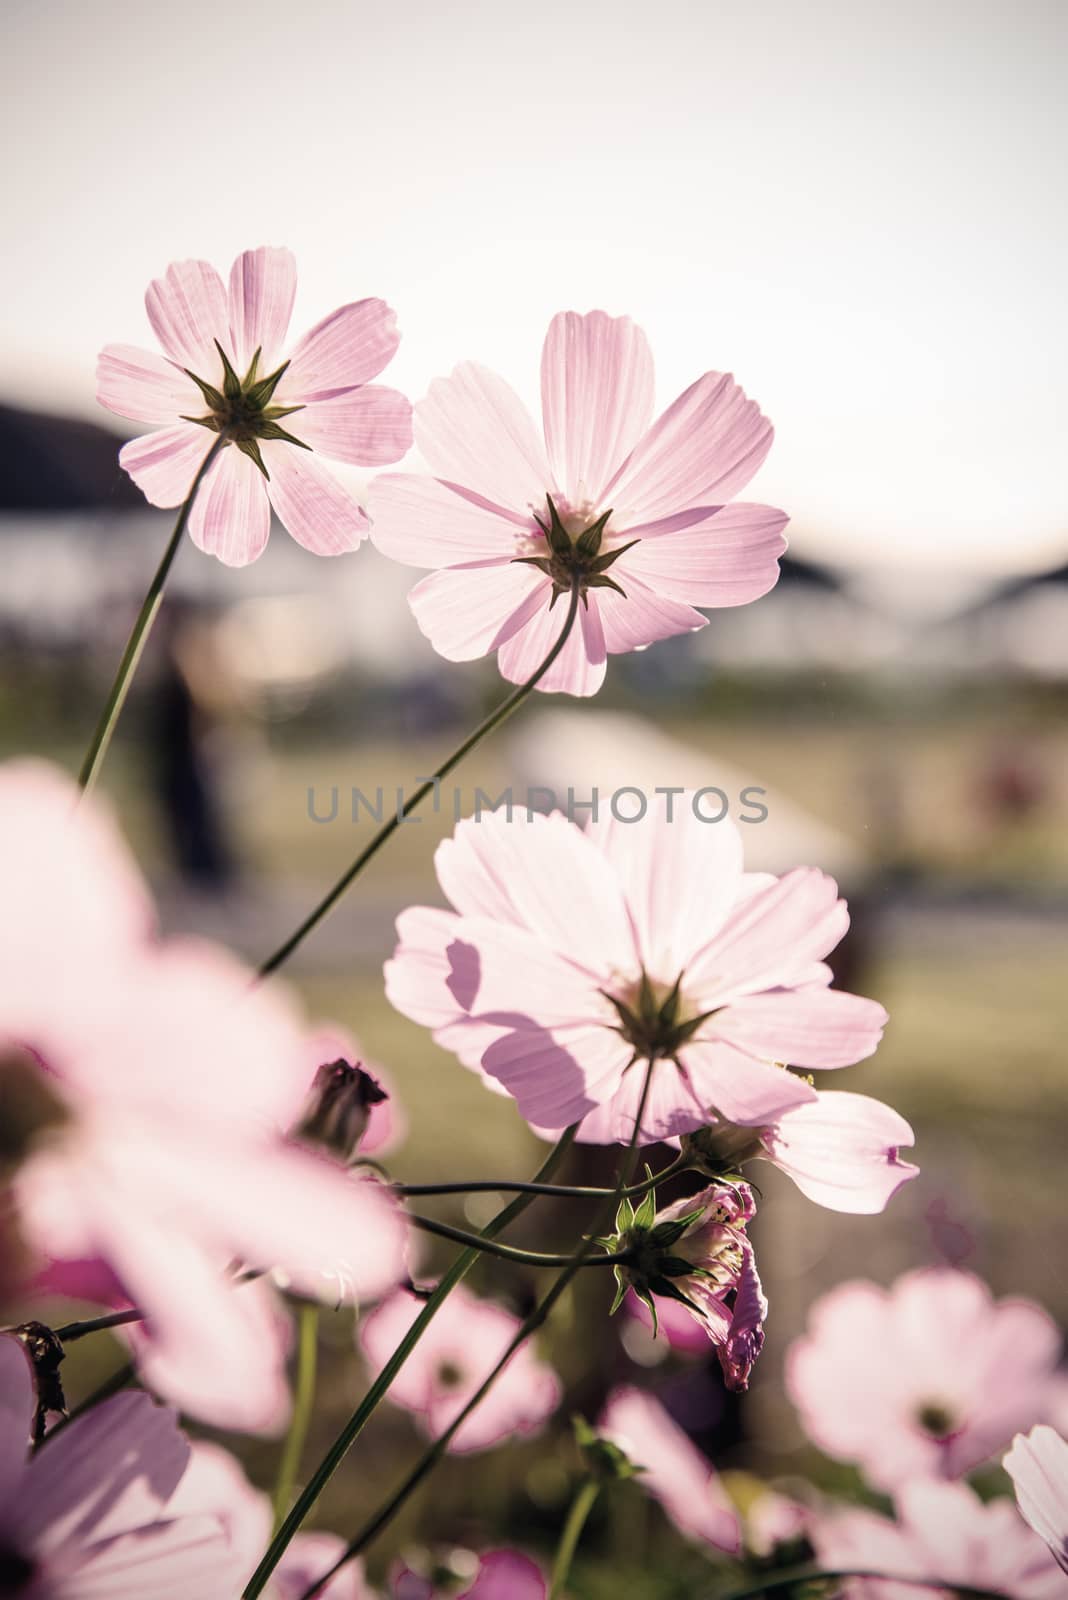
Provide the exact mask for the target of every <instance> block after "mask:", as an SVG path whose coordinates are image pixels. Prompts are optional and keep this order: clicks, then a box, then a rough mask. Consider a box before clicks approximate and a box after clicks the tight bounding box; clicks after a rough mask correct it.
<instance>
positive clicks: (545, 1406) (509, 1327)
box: [359, 1285, 561, 1455]
mask: <svg viewBox="0 0 1068 1600" xmlns="http://www.w3.org/2000/svg"><path fill="white" fill-rule="evenodd" d="M420 1309H421V1307H420V1305H419V1302H418V1301H417V1300H416V1299H414V1298H413V1297H412V1296H411V1295H409V1294H403V1293H399V1294H395V1295H393V1296H392V1297H391V1298H390V1299H389V1300H386V1301H385V1302H384V1303H383V1304H382V1305H380V1306H378V1307H377V1309H376V1310H374V1311H372V1312H371V1314H370V1316H368V1317H366V1318H365V1319H364V1321H363V1323H362V1324H361V1327H360V1332H359V1339H360V1348H361V1350H362V1351H363V1355H364V1358H365V1360H366V1361H367V1364H368V1366H369V1367H370V1368H371V1371H372V1372H374V1373H378V1372H380V1371H381V1370H382V1368H383V1367H384V1366H385V1364H386V1361H387V1360H388V1359H389V1357H390V1356H391V1355H392V1354H393V1351H394V1350H395V1349H396V1347H397V1345H398V1344H399V1343H400V1341H401V1339H402V1338H403V1337H404V1335H405V1334H406V1333H407V1331H408V1329H409V1328H410V1327H411V1325H412V1323H413V1322H414V1321H415V1319H416V1317H417V1316H418V1315H419V1312H420ZM519 1326H520V1323H519V1318H518V1317H515V1316H513V1315H512V1313H511V1312H510V1311H506V1310H505V1309H504V1307H503V1306H499V1305H495V1304H493V1303H491V1302H490V1301H488V1300H479V1299H477V1298H476V1296H475V1295H473V1294H470V1293H469V1292H468V1290H466V1289H465V1288H464V1287H463V1285H460V1286H459V1287H458V1288H456V1289H454V1290H453V1291H452V1294H451V1295H450V1296H449V1298H448V1299H447V1300H446V1301H445V1303H444V1305H443V1306H442V1307H441V1309H440V1310H439V1311H438V1313H437V1315H436V1317H435V1318H434V1320H433V1322H431V1324H430V1326H429V1327H428V1328H427V1331H426V1332H425V1333H424V1335H423V1337H422V1338H421V1339H420V1341H419V1343H418V1344H417V1345H416V1347H415V1349H414V1350H413V1351H412V1353H411V1355H410V1356H409V1357H408V1359H407V1361H406V1362H405V1364H404V1366H403V1367H402V1368H401V1370H400V1372H399V1373H398V1374H397V1376H396V1378H394V1380H393V1385H392V1387H391V1389H390V1391H389V1398H390V1399H391V1400H392V1401H393V1402H394V1403H395V1404H396V1405H399V1406H404V1407H405V1409H406V1410H408V1411H411V1412H414V1413H415V1415H416V1416H417V1417H418V1418H419V1420H420V1423H421V1425H422V1427H423V1430H424V1432H426V1433H427V1434H428V1435H429V1436H430V1437H431V1438H434V1437H436V1436H437V1435H438V1434H439V1433H441V1432H443V1430H444V1429H445V1428H447V1427H448V1426H449V1425H450V1423H451V1422H452V1421H453V1419H454V1418H455V1417H456V1416H457V1415H458V1413H459V1412H460V1411H462V1410H463V1408H464V1406H465V1405H466V1404H467V1402H468V1401H469V1400H470V1399H471V1397H472V1395H473V1394H474V1393H475V1392H476V1390H478V1389H479V1388H480V1387H481V1385H482V1383H483V1382H484V1381H485V1379H486V1378H488V1377H489V1375H490V1373H491V1372H492V1370H493V1368H494V1366H495V1365H496V1363H497V1362H498V1361H499V1360H500V1358H501V1356H502V1355H503V1354H504V1352H505V1350H506V1349H507V1348H508V1345H509V1343H510V1342H511V1340H512V1338H513V1337H514V1335H515V1334H516V1333H517V1331H518V1329H519ZM560 1395H561V1387H560V1380H559V1378H558V1377H557V1376H556V1373H555V1372H554V1371H553V1369H552V1368H551V1367H550V1366H548V1365H547V1364H546V1363H545V1362H544V1361H541V1360H539V1359H538V1357H537V1355H536V1354H535V1352H534V1349H533V1348H532V1346H531V1345H530V1343H529V1342H528V1343H526V1344H523V1345H521V1346H520V1347H519V1349H518V1350H517V1351H516V1353H515V1355H514V1356H513V1357H512V1358H511V1360H510V1361H509V1363H508V1365H507V1366H506V1367H505V1369H504V1371H503V1372H502V1373H501V1375H500V1377H499V1378H498V1379H497V1381H496V1383H495V1384H494V1385H493V1387H492V1388H491V1390H490V1391H489V1393H488V1394H487V1395H486V1397H485V1399H484V1400H482V1401H481V1402H480V1404H479V1405H478V1406H477V1407H476V1409H475V1410H474V1411H473V1412H472V1413H471V1415H470V1416H469V1417H468V1418H467V1420H466V1421H465V1422H463V1423H462V1424H461V1425H460V1427H459V1428H458V1429H457V1431H456V1433H455V1435H454V1436H453V1438H452V1440H451V1442H450V1444H449V1449H450V1450H451V1451H454V1452H455V1453H456V1454H458V1455H467V1454H471V1453H472V1452H474V1451H476V1450H486V1449H488V1448H489V1447H490V1446H491V1445H495V1444H499V1443H500V1441H501V1440H502V1439H506V1438H509V1437H511V1436H512V1435H527V1434H534V1433H538V1432H539V1431H540V1430H541V1427H542V1425H543V1424H544V1423H545V1421H546V1419H547V1418H548V1417H550V1416H551V1415H552V1413H553V1412H554V1411H555V1410H556V1407H557V1406H558V1404H559V1403H560Z"/></svg>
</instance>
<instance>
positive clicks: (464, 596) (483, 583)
mask: <svg viewBox="0 0 1068 1600" xmlns="http://www.w3.org/2000/svg"><path fill="white" fill-rule="evenodd" d="M550 589H551V585H550V583H549V580H548V578H547V577H546V576H545V575H544V573H541V572H538V571H537V570H536V569H535V568H533V567H523V566H516V565H515V564H514V562H511V561H490V562H483V563H481V564H479V565H469V566H463V567H443V568H442V569H441V570H440V571H439V572H431V573H430V574H429V575H428V576H427V577H425V578H423V579H421V581H420V582H419V583H417V584H416V585H415V588H414V589H412V591H411V592H410V594H409V595H408V604H409V605H410V606H411V608H412V615H413V616H414V617H415V620H416V622H417V623H418V624H419V631H420V632H421V633H423V634H424V635H425V636H426V637H427V638H428V639H429V640H430V642H431V644H432V645H433V646H434V649H435V650H436V651H437V652H438V654H439V655H442V656H444V657H445V659H446V661H475V660H477V659H478V657H480V656H485V655H489V654H490V652H491V651H493V650H496V649H497V648H498V647H499V646H500V645H502V644H503V643H504V642H505V640H506V639H510V638H511V637H512V636H513V634H515V633H516V632H517V631H518V630H519V629H520V628H523V627H525V626H526V624H527V623H528V622H529V621H530V619H531V617H532V616H533V615H534V613H535V612H536V611H539V610H542V609H544V608H546V607H547V606H548V603H549V593H550Z"/></svg>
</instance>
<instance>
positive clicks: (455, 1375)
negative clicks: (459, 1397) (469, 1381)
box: [438, 1361, 464, 1389]
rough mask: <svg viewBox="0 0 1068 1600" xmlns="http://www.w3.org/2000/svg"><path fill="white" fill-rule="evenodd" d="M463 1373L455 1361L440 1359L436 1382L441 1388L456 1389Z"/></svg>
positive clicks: (462, 1377) (461, 1381) (461, 1380)
mask: <svg viewBox="0 0 1068 1600" xmlns="http://www.w3.org/2000/svg"><path fill="white" fill-rule="evenodd" d="M463 1381H464V1375H463V1373H462V1371H461V1370H460V1368H459V1367H458V1366H457V1365H456V1362H455V1361H442V1362H440V1363H439V1365H438V1382H439V1383H440V1385H441V1387H442V1388H443V1389H458V1388H459V1387H460V1385H461V1383H463Z"/></svg>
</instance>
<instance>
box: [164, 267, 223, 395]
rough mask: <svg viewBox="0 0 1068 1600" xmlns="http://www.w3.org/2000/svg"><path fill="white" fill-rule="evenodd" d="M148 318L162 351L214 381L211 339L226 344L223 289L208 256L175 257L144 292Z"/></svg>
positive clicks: (216, 369) (216, 356) (214, 355)
mask: <svg viewBox="0 0 1068 1600" xmlns="http://www.w3.org/2000/svg"><path fill="white" fill-rule="evenodd" d="M145 309H146V310H147V312H148V320H149V322H151V324H152V328H153V331H154V333H155V335H156V338H157V339H158V340H159V342H160V344H161V345H162V346H163V351H164V354H165V355H168V356H170V358H171V360H172V361H176V362H177V363H178V365H179V366H180V367H185V368H188V369H189V370H190V371H191V372H195V373H196V375H197V377H198V378H203V379H204V380H205V381H206V382H208V383H213V382H214V381H215V378H216V376H218V375H219V373H220V370H221V369H220V363H219V353H218V351H217V350H216V348H215V340H216V339H218V340H219V342H220V343H221V344H222V345H223V346H224V348H225V346H226V345H227V344H229V335H230V314H229V306H228V304H227V298H226V290H225V289H224V288H223V281H222V279H221V278H220V277H219V274H218V273H217V272H216V270H215V268H214V267H213V266H212V265H211V263H210V262H208V261H175V262H172V264H171V265H170V266H169V267H168V268H167V271H166V273H165V274H164V276H163V277H162V278H156V279H154V280H153V281H152V283H150V284H149V286H148V289H147V291H146V293H145Z"/></svg>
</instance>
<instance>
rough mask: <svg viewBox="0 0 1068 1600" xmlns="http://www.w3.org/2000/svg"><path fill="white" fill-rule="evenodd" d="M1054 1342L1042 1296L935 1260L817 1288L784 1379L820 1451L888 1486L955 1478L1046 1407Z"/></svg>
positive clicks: (882, 1486)
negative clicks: (1038, 1299)
mask: <svg viewBox="0 0 1068 1600" xmlns="http://www.w3.org/2000/svg"><path fill="white" fill-rule="evenodd" d="M1059 1351H1060V1338H1059V1335H1058V1333H1057V1329H1056V1328H1055V1326H1054V1324H1053V1322H1052V1319H1051V1318H1050V1317H1049V1316H1047V1314H1046V1313H1045V1312H1044V1311H1043V1310H1042V1309H1041V1307H1040V1306H1037V1305H1034V1304H1032V1303H1031V1302H1030V1301H1026V1300H999V1301H995V1300H994V1299H993V1297H992V1296H991V1293H990V1290H989V1289H988V1288H987V1286H986V1284H985V1283H983V1282H982V1281H981V1280H980V1279H979V1278H976V1277H974V1276H973V1275H972V1274H971V1273H968V1272H958V1271H955V1270H954V1269H953V1268H949V1267H936V1268H930V1269H925V1270H922V1271H918V1272H909V1273H906V1274H905V1276H904V1277H901V1278H899V1279H898V1280H897V1282H896V1283H895V1284H894V1285H893V1287H892V1288H891V1289H889V1290H886V1289H881V1288H879V1287H878V1285H876V1284H874V1283H864V1282H852V1283H844V1284H841V1285H840V1286H839V1287H838V1288H836V1289H833V1290H832V1291H831V1292H830V1294H827V1295H824V1296H823V1298H822V1299H821V1300H818V1301H817V1302H816V1304H815V1305H814V1306H813V1308H812V1310H811V1312H810V1313H809V1324H808V1332H807V1333H806V1334H805V1335H804V1337H802V1338H800V1339H797V1340H795V1341H794V1343H793V1344H792V1345H791V1347H790V1349H789V1351H788V1353H787V1358H786V1388H787V1392H788V1393H789V1395H790V1398H791V1399H792V1401H793V1403H794V1405H795V1406H796V1407H797V1408H798V1411H799V1412H800V1414H801V1422H802V1425H803V1426H804V1428H805V1431H806V1433H807V1434H808V1435H809V1437H810V1438H811V1439H812V1440H813V1441H814V1443H816V1444H817V1445H819V1447H820V1449H821V1450H824V1451H826V1453H827V1454H828V1455H831V1456H835V1457H837V1458H839V1459H840V1460H844V1461H855V1462H857V1463H858V1464H859V1466H860V1467H861V1469H862V1471H863V1472H864V1474H865V1476H866V1477H867V1478H868V1480H869V1482H870V1483H872V1484H873V1485H874V1486H875V1487H876V1488H879V1489H888V1490H894V1489H896V1488H897V1487H898V1486H899V1485H900V1484H902V1483H907V1482H908V1481H909V1480H910V1479H912V1478H916V1477H933V1478H958V1477H962V1476H963V1475H964V1474H965V1473H967V1472H970V1471H971V1470H972V1468H973V1467H977V1466H978V1465H979V1463H980V1462H982V1461H985V1460H986V1459H987V1458H988V1457H989V1456H991V1455H992V1454H993V1453H994V1452H995V1451H996V1450H997V1449H999V1448H1000V1447H1001V1446H1002V1445H1004V1444H1005V1442H1006V1440H1008V1439H1010V1438H1011V1437H1012V1435H1013V1433H1014V1432H1015V1431H1016V1430H1017V1429H1020V1428H1026V1427H1029V1426H1030V1425H1031V1423H1033V1422H1034V1421H1036V1420H1037V1419H1039V1418H1041V1417H1043V1416H1044V1415H1046V1414H1047V1412H1048V1409H1049V1407H1050V1405H1051V1403H1052V1399H1053V1393H1054V1391H1053V1376H1054V1371H1055V1368H1056V1364H1057V1357H1058V1354H1059Z"/></svg>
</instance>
